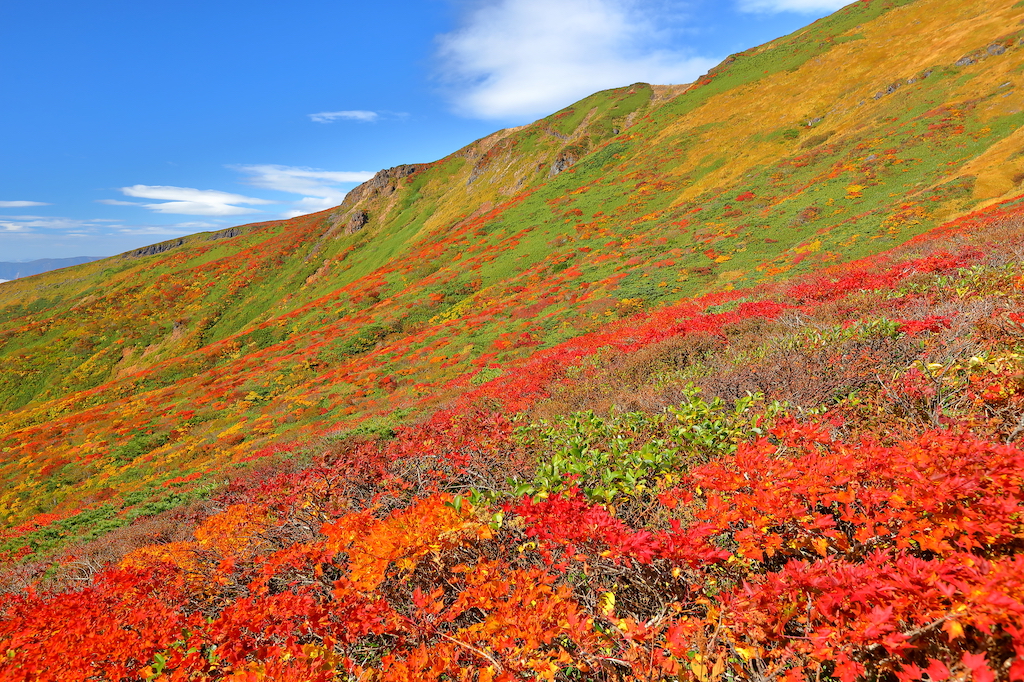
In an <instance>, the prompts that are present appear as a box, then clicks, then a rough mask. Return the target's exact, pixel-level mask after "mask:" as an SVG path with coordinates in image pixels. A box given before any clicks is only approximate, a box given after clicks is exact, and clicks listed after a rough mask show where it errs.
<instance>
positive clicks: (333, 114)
mask: <svg viewBox="0 0 1024 682" xmlns="http://www.w3.org/2000/svg"><path fill="white" fill-rule="evenodd" d="M309 118H310V120H311V121H313V122H315V123H333V122H335V121H337V120H343V121H363V122H364V123H371V122H373V121H376V120H377V119H379V118H380V114H379V113H377V112H376V111H361V110H358V109H357V110H355V111H321V112H320V113H319V114H309Z"/></svg>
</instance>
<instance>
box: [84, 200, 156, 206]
mask: <svg viewBox="0 0 1024 682" xmlns="http://www.w3.org/2000/svg"><path fill="white" fill-rule="evenodd" d="M96 203H97V204H106V205H107V206H145V204H140V203H139V202H137V201H119V200H117V199H97V200H96Z"/></svg>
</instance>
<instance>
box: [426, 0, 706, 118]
mask: <svg viewBox="0 0 1024 682" xmlns="http://www.w3.org/2000/svg"><path fill="white" fill-rule="evenodd" d="M667 7H668V6H667V5H666V4H665V3H663V2H658V1H657V0H558V1H556V2H552V0H485V1H484V2H482V3H476V4H475V5H473V9H472V10H470V11H469V12H468V13H467V14H466V16H465V17H464V18H463V23H462V26H461V27H460V28H459V29H457V30H456V31H453V32H451V33H447V34H444V35H441V36H438V39H437V40H438V54H437V56H438V60H439V65H440V72H439V78H440V80H441V82H442V83H444V85H445V86H446V87H447V88H448V89H449V93H450V95H451V96H452V99H453V102H454V104H455V107H456V110H457V111H458V112H460V113H462V114H464V115H467V116H472V117H477V118H508V117H522V116H528V115H539V114H546V113H550V112H552V111H555V110H557V109H559V108H560V107H563V106H565V105H567V104H570V103H572V102H573V101H575V100H577V99H580V98H582V97H585V96H586V95H589V94H591V93H593V92H595V91H597V90H601V89H605V88H611V87H618V86H623V85H629V84H630V83H634V82H637V81H646V82H650V83H687V82H690V81H693V80H695V79H696V78H697V77H698V76H700V75H701V74H703V73H705V72H706V71H707V70H708V69H709V68H711V67H712V66H714V65H715V64H716V63H717V62H718V60H716V59H708V58H704V57H699V56H695V55H693V54H691V53H688V52H685V51H680V50H678V49H673V48H670V47H666V45H667V39H668V37H669V36H668V33H667V32H666V30H665V29H664V27H665V26H667V25H670V24H672V23H675V22H677V21H678V20H679V16H678V14H672V13H671V12H670V10H668V8H667Z"/></svg>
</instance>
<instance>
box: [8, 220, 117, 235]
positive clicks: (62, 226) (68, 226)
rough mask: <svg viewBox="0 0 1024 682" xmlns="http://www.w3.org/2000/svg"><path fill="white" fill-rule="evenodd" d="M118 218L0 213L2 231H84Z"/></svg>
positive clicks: (103, 226)
mask: <svg viewBox="0 0 1024 682" xmlns="http://www.w3.org/2000/svg"><path fill="white" fill-rule="evenodd" d="M117 222H118V221H116V220H110V219H106V218H95V219H88V220H82V219H78V218H62V217H59V216H41V215H0V231H2V232H8V233H12V232H20V233H26V234H28V233H37V232H41V231H47V232H51V231H61V232H68V231H82V230H88V229H98V228H105V227H110V225H111V224H112V223H117Z"/></svg>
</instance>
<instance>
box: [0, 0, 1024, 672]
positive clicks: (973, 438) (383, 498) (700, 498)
mask: <svg viewBox="0 0 1024 682" xmlns="http://www.w3.org/2000/svg"><path fill="white" fill-rule="evenodd" d="M1020 19H1024V8H1020V7H1017V5H1016V4H1013V3H1011V2H1001V3H996V4H994V5H993V4H992V3H982V2H956V3H954V2H951V1H950V0H917V1H916V2H888V1H882V0H871V1H870V2H861V3H855V4H853V5H851V6H849V7H847V8H845V9H844V10H842V11H841V12H839V13H837V14H836V15H833V16H832V17H829V18H827V19H825V20H822V21H821V22H817V23H816V24H814V25H812V26H810V27H808V28H807V29H805V30H804V31H801V32H798V33H797V34H795V35H794V36H790V37H787V38H784V39H780V40H779V41H775V42H773V43H771V44H769V45H766V46H762V47H760V48H756V49H753V50H750V51H747V52H745V53H742V54H739V55H735V56H734V57H732V58H730V59H729V60H727V61H726V62H725V63H724V64H723V65H722V66H721V67H719V68H717V69H715V70H714V71H713V72H712V73H710V74H709V75H708V76H707V77H705V78H702V79H701V80H700V81H699V82H698V83H697V84H695V85H694V86H692V87H689V88H686V89H685V91H684V89H682V88H671V87H664V86H647V85H644V84H636V85H634V86H630V87H627V88H621V89H618V90H612V91H607V92H604V93H598V94H597V95H594V96H593V97H591V98H588V99H586V100H583V101H582V102H580V103H577V104H576V105H574V106H573V107H570V108H567V109H566V110H563V111H562V112H558V113H557V114H555V115H553V116H551V117H548V118H547V119H543V120H542V121H538V122H537V123H535V124H532V125H530V126H525V127H523V128H519V129H513V130H508V131H501V132H499V133H496V134H495V135H493V136H491V137H490V138H486V139H484V140H481V141H480V142H478V143H475V144H474V145H471V146H470V147H467V148H466V149H464V150H460V151H459V152H457V153H456V154H453V155H452V156H450V157H448V158H446V159H442V160H441V161H438V162H435V163H432V164H419V165H416V166H409V167H400V168H396V169H390V170H389V171H383V172H382V173H380V174H378V176H377V178H375V179H374V180H372V181H371V182H369V183H367V184H366V185H364V186H362V187H361V188H359V189H358V190H356V191H355V192H353V194H352V195H351V196H350V197H349V198H348V199H347V200H346V202H345V203H344V204H343V205H342V206H341V207H339V208H338V209H334V210H332V211H328V212H325V213H322V214H314V215H311V216H304V217H300V218H296V219H293V220H290V221H281V222H277V223H268V224H261V225H252V226H242V227H240V228H233V229H232V230H229V231H226V232H223V233H218V234H206V235H196V236H194V237H190V238H187V239H184V240H181V243H178V242H177V240H176V241H175V242H172V243H168V244H165V245H162V246H157V247H152V248H149V249H146V250H143V251H140V252H138V253H132V254H126V255H125V256H124V257H119V258H116V259H106V260H103V261H98V262H96V263H91V264H87V265H84V266H80V267H79V268H76V269H74V270H69V271H65V272H63V273H51V274H48V275H42V276H39V277H36V278H29V279H26V280H22V281H18V282H14V283H6V284H3V285H2V286H0V306H2V307H0V361H2V362H3V363H4V367H5V371H4V372H3V373H2V374H0V406H2V408H3V409H4V412H3V417H2V420H0V477H2V480H3V486H2V487H0V523H2V525H3V528H4V530H3V532H2V535H0V562H2V576H3V587H4V589H3V591H2V596H0V679H21V680H34V679H109V680H115V679H117V680H122V679H124V680H137V679H182V680H184V679H237V680H243V679H245V680H248V679H274V680H278V679H280V680H288V679H293V680H316V679H342V680H346V679H353V680H354V679H360V680H430V679H437V680H446V679H472V680H499V679H500V680H511V679H558V680H571V679H609V680H613V679H695V680H697V681H698V682H710V681H711V680H717V679H723V680H725V679H737V678H750V679H758V680H770V679H778V678H782V677H785V678H787V679H793V680H795V679H805V680H810V679H812V678H813V679H814V680H815V681H816V682H818V681H820V680H822V679H839V680H843V681H844V682H848V681H849V680H853V679H856V678H863V679H872V680H877V679H885V680H893V679H895V678H899V679H900V680H910V679H929V680H933V681H940V680H946V679H968V678H972V679H978V680H983V681H985V682H987V681H988V680H996V679H998V680H1000V681H1002V680H1017V679H1021V678H1024V662H1022V661H1024V658H1022V656H1024V650H1022V647H1024V639H1022V637H1024V634H1022V633H1024V622H1022V613H1024V605H1022V600H1024V595H1022V586H1021V581H1020V576H1021V574H1022V570H1021V569H1022V568H1024V565H1022V563H1021V561H1022V560H1021V559H1020V550H1021V546H1022V545H1021V543H1022V533H1024V516H1022V512H1024V510H1022V508H1021V499H1022V493H1024V490H1022V487H1021V486H1022V480H1021V476H1022V471H1024V469H1022V466H1021V465H1022V464H1024V459H1022V458H1024V454H1022V451H1021V450H1020V449H1019V447H1018V446H1019V443H1020V440H1021V438H1022V437H1024V349H1022V337H1024V317H1022V314H1021V313H1020V310H1021V305H1020V304H1021V297H1022V296H1024V264H1022V255H1024V241H1022V237H1021V235H1022V230H1021V227H1022V224H1024V201H1022V199H1021V198H1020V197H1019V196H1018V195H1019V184H1020V182H1021V178H1022V177H1024V156H1021V155H1020V154H1019V153H1018V152H1019V146H1020V142H1021V137H1020V133H1019V130H1020V122H1021V116H1022V114H1021V109H1022V108H1024V107H1022V103H1021V102H1020V100H1019V95H1018V94H1017V91H1016V83H1017V81H1018V80H1019V75H1020V70H1021V68H1022V67H1021V64H1022V59H1024V47H1021V36H1020V35H1018V33H1017V32H1016V31H1018V29H1017V23H1018V21H1019V20H1020ZM808 83H813V84H814V87H812V88H810V87H808ZM780 111H782V112H785V113H784V114H783V116H782V118H778V113H779V112H780ZM724 149H740V150H742V153H737V154H735V155H732V156H730V158H729V159H725V157H723V150H724ZM997 200H998V201H997ZM974 209H977V210H974ZM972 211H973V212H972ZM957 216H959V217H957ZM69 273H70V274H69Z"/></svg>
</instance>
